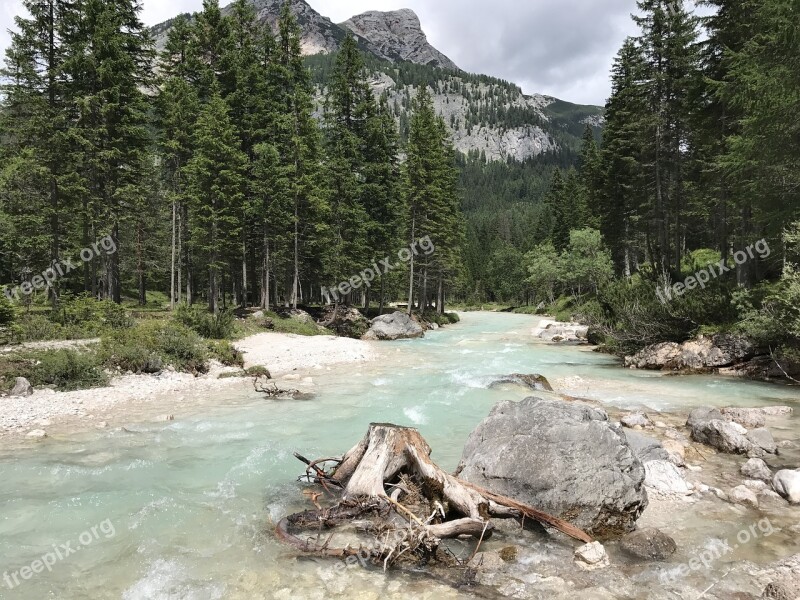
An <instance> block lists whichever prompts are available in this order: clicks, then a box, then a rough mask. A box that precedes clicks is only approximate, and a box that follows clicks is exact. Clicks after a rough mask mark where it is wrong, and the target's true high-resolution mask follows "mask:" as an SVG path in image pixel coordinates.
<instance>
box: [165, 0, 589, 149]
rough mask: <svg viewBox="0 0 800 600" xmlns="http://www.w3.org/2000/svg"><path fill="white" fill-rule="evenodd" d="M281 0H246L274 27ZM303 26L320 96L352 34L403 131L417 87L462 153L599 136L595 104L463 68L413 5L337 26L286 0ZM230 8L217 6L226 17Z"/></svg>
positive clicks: (563, 145) (298, 0) (568, 144)
mask: <svg viewBox="0 0 800 600" xmlns="http://www.w3.org/2000/svg"><path fill="white" fill-rule="evenodd" d="M283 3H284V0H252V4H253V6H254V7H255V9H256V14H257V17H258V19H259V21H261V22H264V23H268V24H269V25H270V26H271V27H272V28H273V30H275V28H276V24H277V21H278V17H279V14H280V9H281V7H282V5H283ZM289 3H290V9H291V11H292V13H293V14H294V15H295V17H296V18H297V21H298V24H299V26H300V29H301V47H302V50H303V53H304V54H305V55H306V56H307V59H306V60H307V62H308V64H309V66H310V67H311V69H312V73H313V74H314V75H315V83H316V84H317V90H318V95H319V97H320V98H321V97H322V95H323V92H324V88H325V86H326V84H327V78H328V77H329V76H330V73H331V72H332V66H333V61H334V57H335V54H336V52H337V51H338V49H339V48H340V45H341V42H342V40H344V38H345V36H346V35H348V32H349V33H352V34H353V35H354V36H355V37H356V40H357V41H358V44H359V47H360V49H361V50H362V51H363V52H364V53H365V57H366V58H367V67H368V69H369V71H370V73H371V83H372V87H373V90H374V91H375V93H376V95H380V94H383V95H385V96H386V97H387V99H388V100H389V103H390V105H391V106H392V107H393V108H394V113H395V118H396V119H397V120H398V122H399V124H400V127H401V132H402V129H403V126H404V123H406V124H407V118H408V114H409V109H410V106H411V100H412V98H413V97H414V95H415V94H416V91H417V89H418V88H419V87H420V86H421V85H427V86H428V87H429V88H430V89H431V91H432V94H433V98H434V104H435V106H436V110H437V111H438V112H439V114H441V115H442V116H443V117H444V119H445V122H446V123H447V126H448V127H449V129H450V133H451V135H452V139H453V145H454V147H455V148H456V149H457V150H458V151H460V152H461V153H463V154H465V155H469V154H476V155H478V156H483V157H485V159H486V160H488V161H503V160H515V161H518V162H524V161H526V160H529V159H532V158H536V157H538V156H541V155H542V154H545V153H558V152H561V151H566V152H572V151H575V150H576V149H577V146H578V144H579V142H580V136H581V135H582V134H583V129H584V128H585V126H586V125H587V124H588V125H589V126H591V127H592V129H593V130H594V131H595V132H596V133H598V132H599V131H600V130H601V129H602V126H603V109H602V108H601V107H592V106H580V105H576V104H572V103H570V102H566V101H564V100H559V99H557V98H553V97H550V96H545V95H542V94H529V95H526V94H525V93H523V91H522V89H521V88H520V87H519V86H518V85H516V84H514V83H511V82H507V81H503V80H501V79H497V78H494V77H491V76H488V75H476V74H471V73H468V72H466V71H463V70H461V69H460V68H459V67H458V66H457V65H456V64H455V62H453V61H452V60H451V59H450V58H448V57H447V56H446V55H445V54H443V53H442V52H440V51H439V50H438V49H436V48H435V47H434V46H432V45H431V44H430V42H429V41H428V38H427V36H426V34H425V32H424V30H423V28H422V24H421V22H420V19H419V17H418V16H417V14H416V13H415V12H414V11H413V10H411V9H407V8H406V9H400V10H395V11H386V12H382V11H367V12H364V13H361V14H359V15H355V16H353V17H351V18H350V19H348V20H347V21H345V22H343V23H341V24H335V23H333V22H332V21H331V20H330V19H329V18H327V17H324V16H323V15H321V14H320V13H318V12H317V11H316V10H314V9H313V8H312V7H311V6H310V5H309V4H308V3H307V2H306V1H305V0H289ZM230 11H231V7H230V6H227V7H225V8H223V9H222V12H223V14H229V13H230ZM171 22H172V21H166V22H164V23H161V24H159V25H156V26H155V27H153V29H152V31H153V34H154V37H155V38H156V40H157V43H156V45H157V47H163V45H164V43H165V42H166V36H167V33H168V31H169V28H170V26H171Z"/></svg>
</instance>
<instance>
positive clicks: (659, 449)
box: [625, 431, 670, 464]
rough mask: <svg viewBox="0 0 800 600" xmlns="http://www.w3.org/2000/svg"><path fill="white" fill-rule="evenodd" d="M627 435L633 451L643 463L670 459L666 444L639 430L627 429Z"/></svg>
mask: <svg viewBox="0 0 800 600" xmlns="http://www.w3.org/2000/svg"><path fill="white" fill-rule="evenodd" d="M625 437H626V438H627V440H628V444H630V447H631V449H632V450H633V453H634V454H636V456H637V458H638V459H639V460H640V461H641V462H642V464H645V463H648V462H650V461H652V460H670V456H669V452H667V451H666V450H665V449H664V446H662V445H661V442H659V441H658V440H657V439H655V438H652V437H650V436H649V435H644V434H641V433H639V432H637V431H626V432H625Z"/></svg>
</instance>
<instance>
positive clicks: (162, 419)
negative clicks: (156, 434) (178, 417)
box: [159, 415, 175, 421]
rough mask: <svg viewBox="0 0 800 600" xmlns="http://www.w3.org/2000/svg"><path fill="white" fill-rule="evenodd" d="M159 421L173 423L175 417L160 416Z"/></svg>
mask: <svg viewBox="0 0 800 600" xmlns="http://www.w3.org/2000/svg"><path fill="white" fill-rule="evenodd" d="M159 420H160V421H174V420H175V415H161V417H160V418H159Z"/></svg>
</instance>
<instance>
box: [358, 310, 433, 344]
mask: <svg viewBox="0 0 800 600" xmlns="http://www.w3.org/2000/svg"><path fill="white" fill-rule="evenodd" d="M424 335H425V331H424V330H423V329H422V325H420V324H419V323H417V322H416V321H415V320H414V319H412V318H411V317H410V316H409V315H408V314H407V313H404V312H395V313H392V314H390V315H381V316H380V317H376V318H374V319H373V320H372V327H370V329H369V331H367V333H365V334H364V336H363V338H362V339H365V340H402V339H412V338H421V337H423V336H424Z"/></svg>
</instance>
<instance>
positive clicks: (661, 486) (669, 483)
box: [644, 460, 694, 496]
mask: <svg viewBox="0 0 800 600" xmlns="http://www.w3.org/2000/svg"><path fill="white" fill-rule="evenodd" d="M644 468H645V480H644V484H645V485H646V486H647V488H648V490H652V491H654V492H656V493H658V494H660V495H662V496H686V495H688V494H691V493H692V491H693V490H694V487H693V486H692V484H691V483H689V482H688V481H686V479H685V478H684V476H683V473H681V471H680V469H679V468H678V467H676V466H675V465H674V464H672V463H671V462H669V461H668V460H652V461H650V462H647V463H645V465H644Z"/></svg>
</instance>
